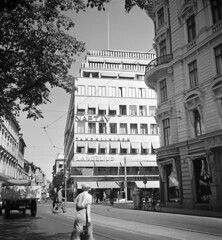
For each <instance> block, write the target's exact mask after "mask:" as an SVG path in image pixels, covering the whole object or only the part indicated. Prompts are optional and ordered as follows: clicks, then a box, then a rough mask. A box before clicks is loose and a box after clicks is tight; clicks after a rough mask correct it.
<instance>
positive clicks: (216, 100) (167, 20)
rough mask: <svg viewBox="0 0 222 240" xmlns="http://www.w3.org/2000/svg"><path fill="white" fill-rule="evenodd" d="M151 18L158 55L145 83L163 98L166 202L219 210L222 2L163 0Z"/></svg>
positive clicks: (159, 115) (161, 159)
mask: <svg viewBox="0 0 222 240" xmlns="http://www.w3.org/2000/svg"><path fill="white" fill-rule="evenodd" d="M147 14H148V16H149V17H151V19H152V20H153V22H154V25H155V38H154V41H155V48H156V54H157V58H156V59H154V60H153V61H152V62H150V63H149V64H148V67H147V71H146V74H145V82H146V84H147V86H148V87H150V88H152V89H155V91H156V92H157V96H158V100H157V111H156V120H157V123H158V125H159V128H160V146H161V147H160V148H159V149H157V163H158V166H159V170H160V189H161V202H162V203H163V204H165V205H166V206H174V207H176V206H178V207H181V206H182V207H184V208H196V209H209V210H222V174H221V173H222V141H221V139H222V104H221V102H222V101H221V100H222V94H221V93H222V1H220V0H203V1H200V0H199V1H197V0H184V1H177V0H158V1H153V4H151V5H149V9H148V10H147ZM151 68H152V69H151Z"/></svg>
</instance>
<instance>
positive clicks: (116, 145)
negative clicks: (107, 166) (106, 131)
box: [109, 142, 120, 148]
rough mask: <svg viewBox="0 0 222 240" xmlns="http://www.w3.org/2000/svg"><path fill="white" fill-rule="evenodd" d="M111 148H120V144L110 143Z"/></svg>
mask: <svg viewBox="0 0 222 240" xmlns="http://www.w3.org/2000/svg"><path fill="white" fill-rule="evenodd" d="M109 144H110V148H119V144H120V143H119V142H110V143H109Z"/></svg>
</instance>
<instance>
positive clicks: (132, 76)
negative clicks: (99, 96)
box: [119, 73, 135, 78]
mask: <svg viewBox="0 0 222 240" xmlns="http://www.w3.org/2000/svg"><path fill="white" fill-rule="evenodd" d="M119 77H125V78H134V77H135V73H119Z"/></svg>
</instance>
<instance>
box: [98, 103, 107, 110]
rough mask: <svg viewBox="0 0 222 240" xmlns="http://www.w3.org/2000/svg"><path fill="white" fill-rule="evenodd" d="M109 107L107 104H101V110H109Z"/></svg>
mask: <svg viewBox="0 0 222 240" xmlns="http://www.w3.org/2000/svg"><path fill="white" fill-rule="evenodd" d="M107 107H108V106H107V105H105V104H99V110H107Z"/></svg>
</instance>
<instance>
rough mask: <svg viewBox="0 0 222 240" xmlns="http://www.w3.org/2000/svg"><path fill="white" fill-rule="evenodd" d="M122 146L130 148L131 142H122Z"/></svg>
mask: <svg viewBox="0 0 222 240" xmlns="http://www.w3.org/2000/svg"><path fill="white" fill-rule="evenodd" d="M120 146H121V148H129V142H121V143H120Z"/></svg>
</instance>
